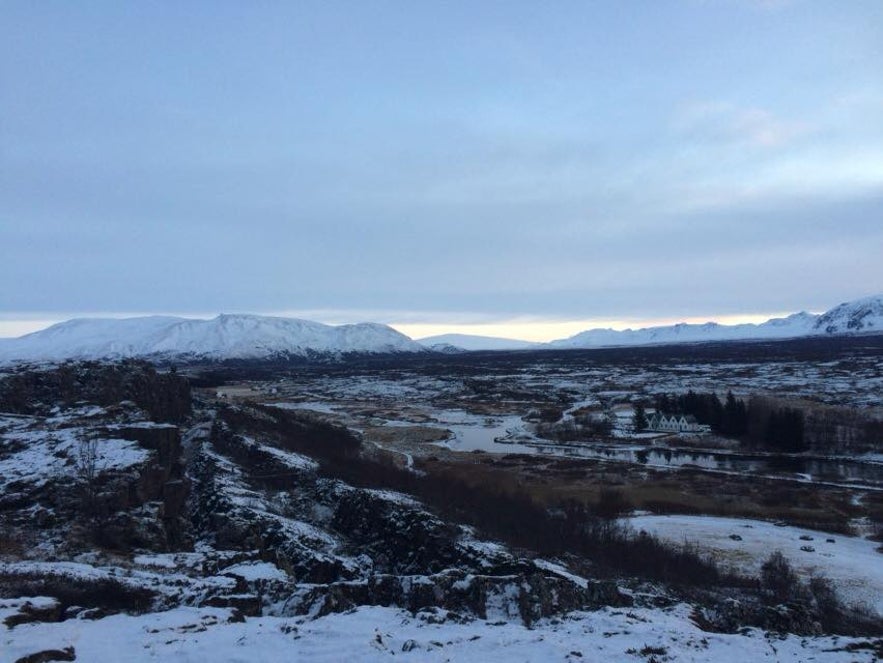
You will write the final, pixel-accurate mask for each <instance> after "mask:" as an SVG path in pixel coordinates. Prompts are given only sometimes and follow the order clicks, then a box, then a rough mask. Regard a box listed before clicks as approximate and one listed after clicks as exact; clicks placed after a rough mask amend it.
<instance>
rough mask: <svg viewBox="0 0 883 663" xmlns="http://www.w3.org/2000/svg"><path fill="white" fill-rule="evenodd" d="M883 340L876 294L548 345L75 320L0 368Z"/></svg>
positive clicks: (30, 341) (258, 325)
mask: <svg viewBox="0 0 883 663" xmlns="http://www.w3.org/2000/svg"><path fill="white" fill-rule="evenodd" d="M865 333H880V334H883V295H878V296H874V297H866V298H864V299H857V300H854V301H851V302H846V303H844V304H840V305H839V306H836V307H834V308H832V309H831V310H830V311H828V312H826V313H823V314H821V315H814V314H811V313H805V312H803V313H795V314H793V315H790V316H788V317H786V318H774V319H772V320H768V321H767V322H764V323H762V324H756V325H755V324H741V325H721V324H718V323H716V322H707V323H705V324H687V323H680V324H676V325H669V326H663V327H647V328H644V329H626V330H623V331H617V330H614V329H589V330H587V331H584V332H580V333H579V334H576V335H575V336H571V337H570V338H565V339H561V340H557V341H552V342H551V343H531V342H529V341H519V340H515V339H506V338H498V337H492V336H472V335H468V334H445V335H442V336H431V337H428V338H424V339H421V340H420V341H419V342H418V341H414V340H411V339H410V338H408V337H407V336H405V335H404V334H401V333H399V332H397V331H396V330H394V329H392V328H391V327H388V326H386V325H380V324H373V323H361V324H354V325H339V326H331V325H324V324H321V323H318V322H311V321H309V320H298V319H296V318H276V317H268V316H257V315H219V316H218V317H216V318H213V319H211V320H193V319H188V318H176V317H166V316H148V317H141V318H127V319H87V318H81V319H74V320H69V321H67V322H61V323H59V324H56V325H53V326H51V327H49V328H47V329H44V330H42V331H38V332H34V333H32V334H27V335H25V336H21V337H19V338H11V339H0V362H3V363H12V362H17V361H62V360H65V359H110V358H113V359H120V358H128V357H143V358H147V359H154V360H180V361H188V360H190V361H197V360H226V359H285V358H327V359H343V358H345V357H347V356H351V355H363V354H375V355H378V354H400V353H420V352H465V351H475V350H524V349H569V348H574V349H576V348H601V347H616V346H637V345H653V344H658V345H661V344H670V343H702V342H712V341H742V340H753V339H758V340H761V339H784V338H797V337H804V336H826V335H843V334H865Z"/></svg>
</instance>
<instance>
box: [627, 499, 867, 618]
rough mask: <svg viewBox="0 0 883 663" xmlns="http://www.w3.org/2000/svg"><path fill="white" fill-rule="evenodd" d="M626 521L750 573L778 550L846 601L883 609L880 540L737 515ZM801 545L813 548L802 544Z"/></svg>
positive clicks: (794, 564) (647, 517) (796, 566)
mask: <svg viewBox="0 0 883 663" xmlns="http://www.w3.org/2000/svg"><path fill="white" fill-rule="evenodd" d="M629 522H630V524H631V525H632V527H634V528H635V529H636V530H645V531H647V532H649V533H650V534H655V535H656V536H658V537H660V538H663V539H667V540H669V541H673V542H676V543H683V542H684V541H689V542H691V543H695V544H697V545H699V546H700V547H701V548H702V549H704V550H707V551H709V552H711V553H712V554H713V555H714V557H715V558H716V559H718V560H719V561H720V562H722V563H723V564H724V565H725V566H730V567H733V568H735V569H738V570H740V571H744V572H747V573H748V574H750V575H757V574H758V572H759V571H760V567H761V564H763V562H764V560H766V559H767V558H768V557H769V556H770V553H772V552H773V551H775V550H779V551H781V552H782V554H783V555H785V557H787V558H788V559H789V560H790V562H791V564H792V566H793V567H794V568H795V570H797V571H798V572H799V573H800V574H801V575H802V576H804V577H806V578H808V577H809V576H811V575H824V576H826V577H827V578H829V579H830V580H831V581H833V583H834V585H835V587H836V588H837V591H838V593H839V594H840V595H841V597H842V598H843V599H844V600H845V601H846V602H848V603H862V604H866V605H867V606H869V607H871V608H873V609H875V610H876V611H877V612H878V613H879V614H881V615H883V554H881V553H879V552H877V551H876V548H877V547H878V546H879V545H880V544H879V543H875V542H873V541H869V540H867V539H863V538H859V537H850V536H842V535H839V534H827V533H822V532H817V531H814V530H808V529H801V528H799V527H789V526H782V527H780V526H777V525H774V524H772V523H768V522H764V521H760V520H747V519H740V518H719V517H714V516H677V515H675V516H650V515H647V516H636V517H634V518H630V519H629ZM732 536H738V537H740V539H734V538H731V537H732ZM801 537H804V538H801ZM829 540H831V541H833V543H831V542H829ZM804 547H809V548H813V549H814V550H813V551H807V550H801V548H804Z"/></svg>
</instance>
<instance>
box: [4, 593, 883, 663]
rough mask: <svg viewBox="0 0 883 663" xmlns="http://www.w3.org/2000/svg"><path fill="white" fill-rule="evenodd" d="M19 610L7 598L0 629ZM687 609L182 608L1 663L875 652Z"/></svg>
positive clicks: (70, 627) (21, 640)
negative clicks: (711, 621)
mask: <svg viewBox="0 0 883 663" xmlns="http://www.w3.org/2000/svg"><path fill="white" fill-rule="evenodd" d="M18 603H20V600H15V599H12V600H10V599H0V620H2V619H3V617H4V616H5V615H7V614H10V613H11V612H12V611H13V610H14V609H15V608H16V607H17V605H18ZM689 612H690V608H689V606H686V605H677V606H675V607H674V608H671V609H668V610H647V609H639V608H636V609H632V610H628V611H623V610H617V609H611V608H607V609H603V610H599V611H597V612H590V613H586V612H577V613H572V614H570V615H568V616H567V617H565V618H562V619H561V620H552V621H544V622H540V623H539V624H537V625H535V627H534V628H526V627H524V626H521V625H517V624H512V623H498V622H486V621H480V620H479V621H473V622H468V623H465V624H460V623H453V622H450V621H447V622H445V623H441V624H438V623H432V622H433V621H436V620H437V619H438V616H439V615H438V614H436V613H417V615H411V614H410V613H408V612H405V611H402V610H398V609H395V608H384V607H361V608H358V609H356V610H352V611H350V612H347V613H343V614H335V615H330V616H327V617H322V618H320V619H316V620H314V621H306V620H303V619H287V618H274V617H260V618H254V619H249V620H247V621H245V622H242V623H229V619H230V616H231V613H230V611H229V610H226V609H219V608H178V609H176V610H170V611H167V612H162V613H153V614H149V615H143V616H127V615H115V616H112V617H105V618H104V619H100V620H96V621H88V620H68V621H65V622H62V623H55V624H22V625H19V626H16V627H15V628H13V629H6V630H4V631H0V663H12V662H13V661H15V660H16V659H18V658H19V657H21V656H25V655H27V654H31V653H34V652H38V651H41V650H45V649H64V648H66V647H73V648H74V649H75V652H76V655H77V660H82V661H94V662H97V663H100V662H103V661H128V662H131V663H140V662H142V661H145V662H146V661H157V660H161V661H176V662H181V663H186V662H193V663H204V662H205V661H231V662H232V661H241V662H243V663H246V662H247V663H256V662H260V661H282V660H288V661H311V662H324V661H327V662H329V663H338V662H340V661H365V662H370V661H389V660H391V659H392V660H396V659H401V660H406V661H415V662H416V661H483V662H486V663H490V662H491V661H501V662H506V663H509V662H510V661H538V662H540V661H542V662H545V661H602V660H603V661H608V662H611V663H612V662H614V661H647V660H649V659H650V658H651V657H654V658H655V660H657V661H716V662H717V663H728V662H736V663H745V662H746V661H801V662H802V661H873V660H875V655H874V653H873V652H872V651H870V650H868V649H857V650H855V651H851V652H850V651H844V648H845V647H846V646H847V645H849V644H851V643H852V644H855V643H856V641H855V640H853V639H851V638H836V637H832V638H800V637H796V636H787V637H779V636H769V635H766V634H764V633H762V632H760V631H757V630H754V629H752V630H747V631H746V632H745V634H744V635H724V634H716V633H705V632H703V631H700V630H699V629H698V628H697V627H696V626H695V625H694V624H693V623H692V622H691V621H690V619H689Z"/></svg>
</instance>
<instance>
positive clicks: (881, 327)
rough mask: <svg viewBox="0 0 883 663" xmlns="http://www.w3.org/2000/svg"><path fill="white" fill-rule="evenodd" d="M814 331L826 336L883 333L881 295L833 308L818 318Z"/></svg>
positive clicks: (882, 299)
mask: <svg viewBox="0 0 883 663" xmlns="http://www.w3.org/2000/svg"><path fill="white" fill-rule="evenodd" d="M815 329H816V330H817V331H819V332H824V333H826V334H848V333H856V332H874V331H877V332H883V295H877V296H876V297H865V298H863V299H856V300H853V301H851V302H844V303H843V304H840V305H839V306H835V307H834V308H832V309H831V310H830V311H828V312H827V313H824V314H822V315H821V316H819V318H818V320H816V323H815Z"/></svg>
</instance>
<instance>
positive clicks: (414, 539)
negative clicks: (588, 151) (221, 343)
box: [0, 362, 881, 661]
mask: <svg viewBox="0 0 883 663" xmlns="http://www.w3.org/2000/svg"><path fill="white" fill-rule="evenodd" d="M0 412H2V413H3V414H2V415H0V621H2V623H3V626H2V627H0V661H7V660H8V661H49V660H86V661H103V660H107V661H112V660H132V661H140V660H150V659H155V658H162V659H168V660H182V661H186V660H197V659H200V660H204V659H205V657H206V656H213V657H215V658H217V659H219V660H248V661H256V660H280V659H282V658H293V659H294V660H300V659H301V658H303V659H309V660H341V659H343V658H347V657H355V658H356V659H357V660H380V659H383V660H386V659H388V657H389V656H390V655H392V654H395V655H404V656H408V657H410V658H412V659H413V660H475V659H479V658H484V659H489V660H503V659H505V660H512V659H515V660H593V659H596V658H598V657H600V656H604V657H610V658H611V660H712V659H714V660H731V659H734V660H735V659H736V658H739V659H743V660H744V659H745V657H746V656H748V657H750V658H751V660H754V659H760V658H762V657H766V658H771V659H774V660H807V659H808V658H810V657H812V658H814V659H815V660H874V658H875V657H876V656H877V655H879V654H880V648H881V644H880V641H879V640H875V639H873V638H871V639H869V638H855V637H838V636H836V635H822V633H821V631H822V630H823V629H822V627H821V626H820V624H819V623H818V621H817V619H816V616H815V615H814V613H813V612H812V610H811V609H810V608H809V607H806V606H798V605H780V606H764V607H763V609H762V610H761V609H760V608H759V607H758V608H754V607H753V606H752V604H751V602H750V599H749V598H746V597H739V598H734V597H733V596H729V595H725V594H722V593H720V592H718V593H715V592H712V591H697V590H690V591H680V590H679V591H673V590H672V589H671V588H666V587H663V586H660V585H659V584H658V583H648V582H646V581H644V580H642V579H640V578H623V577H615V576H611V574H609V573H604V574H603V579H595V578H593V577H591V576H593V575H595V574H594V573H593V566H592V564H591V563H590V562H589V561H587V560H581V559H578V558H575V557H574V558H568V559H542V558H540V557H538V556H536V555H535V554H533V553H531V552H530V551H514V550H511V549H509V548H507V547H505V546H503V545H501V544H499V543H494V542H490V541H487V540H483V539H482V538H481V536H480V533H478V532H477V531H476V530H475V529H473V528H470V527H468V526H465V525H460V524H457V523H455V522H450V521H448V520H446V519H444V518H442V517H440V516H439V515H438V511H437V509H431V508H429V507H427V506H426V505H425V504H423V503H422V502H420V501H418V500H416V499H414V498H413V497H411V496H408V495H405V494H402V493H399V492H395V491H392V490H387V489H382V488H378V487H377V486H378V485H379V483H380V482H379V480H378V479H377V478H376V477H372V476H370V475H365V474H364V473H361V474H360V473H359V472H357V471H356V470H355V469H354V468H360V467H362V466H361V465H359V463H360V462H361V459H363V458H365V457H369V456H371V454H372V453H374V452H373V451H372V450H370V449H366V448H363V446H362V445H361V443H360V440H359V439H358V438H357V437H355V436H353V435H352V434H351V433H350V432H349V431H347V430H345V429H342V428H339V427H334V426H331V425H328V424H326V423H323V422H320V421H317V420H315V419H312V418H311V417H310V416H309V415H307V414H303V413H300V414H298V413H293V412H284V411H281V410H274V409H273V408H265V407H260V406H249V405H231V404H220V403H217V402H214V401H212V400H208V399H201V398H197V397H194V396H193V395H192V394H191V393H190V389H189V386H188V384H187V382H186V380H185V379H183V378H181V377H179V376H177V375H175V374H174V373H166V374H159V373H157V372H156V371H155V370H154V369H153V368H152V367H150V366H149V365H147V364H144V363H138V362H129V363H123V364H111V365H108V364H96V363H92V364H68V365H64V366H62V367H56V368H48V369H29V370H25V369H20V370H18V371H17V372H16V373H12V374H8V375H6V376H4V377H3V378H2V380H0ZM374 461H375V462H376V459H374ZM365 467H368V468H372V467H377V466H376V465H366V466H365ZM412 471H416V470H412ZM761 627H762V628H761ZM789 631H790V632H792V633H797V634H800V636H802V637H798V636H797V635H787V632H789Z"/></svg>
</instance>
